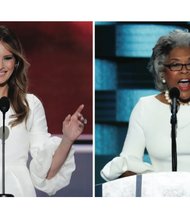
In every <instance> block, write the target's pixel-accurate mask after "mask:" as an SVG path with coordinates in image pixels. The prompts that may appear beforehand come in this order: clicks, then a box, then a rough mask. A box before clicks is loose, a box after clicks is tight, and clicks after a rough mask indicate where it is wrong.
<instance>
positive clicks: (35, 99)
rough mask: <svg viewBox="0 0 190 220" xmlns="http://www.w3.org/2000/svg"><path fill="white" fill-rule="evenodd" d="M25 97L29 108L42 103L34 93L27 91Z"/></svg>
mask: <svg viewBox="0 0 190 220" xmlns="http://www.w3.org/2000/svg"><path fill="white" fill-rule="evenodd" d="M26 99H27V101H28V104H29V106H30V108H32V107H35V106H37V105H42V102H41V100H40V99H39V98H38V97H37V96H36V95H34V94H32V93H27V95H26Z"/></svg>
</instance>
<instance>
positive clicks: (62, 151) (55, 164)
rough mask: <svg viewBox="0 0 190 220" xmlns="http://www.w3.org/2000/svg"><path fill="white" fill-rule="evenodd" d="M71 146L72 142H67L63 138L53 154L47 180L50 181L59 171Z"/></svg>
mask: <svg viewBox="0 0 190 220" xmlns="http://www.w3.org/2000/svg"><path fill="white" fill-rule="evenodd" d="M72 144H73V142H72V141H69V140H67V139H65V138H64V137H63V139H62V141H61V143H60V145H59V147H58V148H57V150H56V151H55V153H54V156H53V159H52V164H51V167H50V169H49V171H48V174H47V177H46V178H47V179H51V178H52V177H54V176H55V175H56V173H57V172H58V171H59V169H60V168H61V166H62V165H63V164H64V162H65V160H66V158H67V156H68V154H69V151H70V149H71V146H72Z"/></svg>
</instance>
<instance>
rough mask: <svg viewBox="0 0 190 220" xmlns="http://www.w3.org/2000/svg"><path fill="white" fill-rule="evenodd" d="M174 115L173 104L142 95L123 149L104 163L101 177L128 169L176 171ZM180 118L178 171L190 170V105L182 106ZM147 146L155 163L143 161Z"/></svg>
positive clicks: (138, 170) (111, 177)
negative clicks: (171, 109)
mask: <svg viewBox="0 0 190 220" xmlns="http://www.w3.org/2000/svg"><path fill="white" fill-rule="evenodd" d="M170 118H171V111H170V106H169V105H167V104H164V103H162V102H160V101H159V100H158V99H156V97H155V96H147V97H142V98H141V99H140V100H139V102H138V103H137V104H136V106H135V108H134V109H133V111H132V113H131V116H130V120H129V128H128V132H127V136H126V139H125V142H124V146H123V149H122V152H121V153H120V155H119V156H118V157H116V158H114V159H113V160H111V161H110V162H108V163H107V164H106V165H105V166H104V168H103V169H102V170H101V176H102V177H103V178H104V179H105V180H107V181H109V180H114V179H116V178H118V177H119V176H120V175H121V174H122V173H124V172H125V171H133V172H135V173H147V172H161V171H172V163H171V124H170ZM177 120H178V121H177V132H176V133H177V134H176V136H177V137H176V143H177V170H178V171H190V106H187V105H180V108H179V110H178V113H177ZM145 148H146V149H147V151H148V154H149V156H150V159H151V164H149V163H145V162H143V155H144V150H145Z"/></svg>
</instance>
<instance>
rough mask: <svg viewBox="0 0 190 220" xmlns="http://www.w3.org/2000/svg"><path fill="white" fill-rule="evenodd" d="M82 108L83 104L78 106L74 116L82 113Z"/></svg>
mask: <svg viewBox="0 0 190 220" xmlns="http://www.w3.org/2000/svg"><path fill="white" fill-rule="evenodd" d="M83 108H84V104H82V105H80V106H79V107H78V108H77V110H76V111H75V113H74V114H78V113H81V112H82V110H83Z"/></svg>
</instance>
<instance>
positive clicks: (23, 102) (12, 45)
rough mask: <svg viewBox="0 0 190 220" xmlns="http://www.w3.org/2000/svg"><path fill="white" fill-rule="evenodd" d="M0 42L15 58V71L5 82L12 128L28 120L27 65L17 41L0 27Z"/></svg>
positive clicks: (14, 36)
mask: <svg viewBox="0 0 190 220" xmlns="http://www.w3.org/2000/svg"><path fill="white" fill-rule="evenodd" d="M0 41H1V43H2V44H3V46H4V47H5V48H6V49H7V50H9V51H10V52H11V53H12V54H13V55H14V57H15V69H14V71H13V73H12V75H11V77H10V78H9V80H8V82H7V84H8V98H9V100H10V102H11V106H12V108H13V109H14V112H15V113H14V114H13V115H12V116H11V118H13V120H12V121H11V122H10V125H11V126H12V127H13V126H15V125H17V124H19V123H21V122H23V121H24V120H27V118H28V114H29V105H28V102H27V99H26V94H27V90H28V79H27V70H28V67H29V63H28V62H27V60H26V58H25V57H24V54H23V49H22V45H21V43H20V41H19V39H18V38H17V36H16V35H15V34H14V33H13V32H12V31H11V30H10V29H8V28H7V27H5V26H0Z"/></svg>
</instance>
